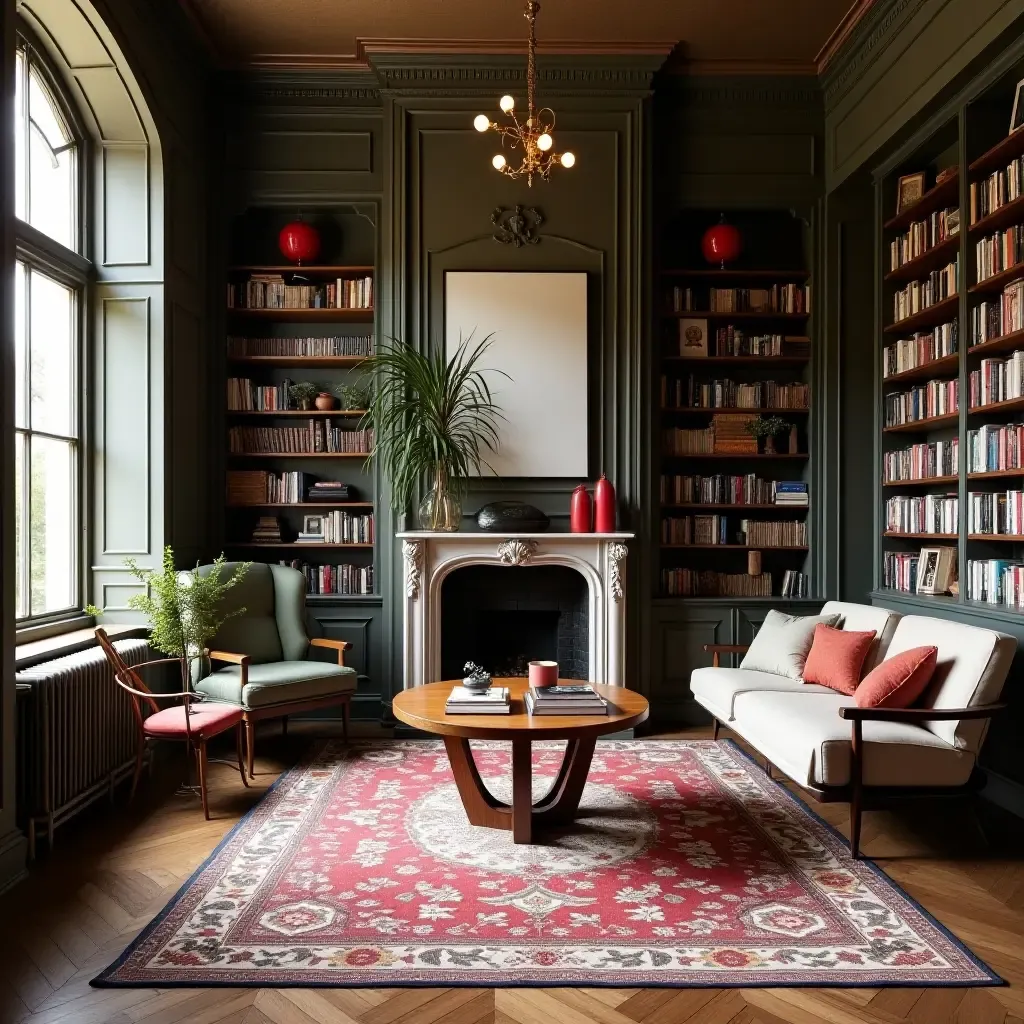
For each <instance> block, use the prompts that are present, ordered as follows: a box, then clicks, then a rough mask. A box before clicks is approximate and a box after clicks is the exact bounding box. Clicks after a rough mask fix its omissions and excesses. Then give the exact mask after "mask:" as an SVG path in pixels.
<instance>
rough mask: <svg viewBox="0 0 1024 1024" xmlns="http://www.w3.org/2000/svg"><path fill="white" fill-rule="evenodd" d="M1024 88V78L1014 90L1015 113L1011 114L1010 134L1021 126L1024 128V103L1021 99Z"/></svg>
mask: <svg viewBox="0 0 1024 1024" xmlns="http://www.w3.org/2000/svg"><path fill="white" fill-rule="evenodd" d="M1022 90H1024V80H1021V81H1020V82H1018V83H1017V88H1016V89H1015V90H1014V92H1013V113H1012V114H1010V134H1011V135H1012V134H1013V133H1014V132H1015V131H1017V130H1018V129H1020V128H1024V103H1021V101H1020V94H1021V91H1022Z"/></svg>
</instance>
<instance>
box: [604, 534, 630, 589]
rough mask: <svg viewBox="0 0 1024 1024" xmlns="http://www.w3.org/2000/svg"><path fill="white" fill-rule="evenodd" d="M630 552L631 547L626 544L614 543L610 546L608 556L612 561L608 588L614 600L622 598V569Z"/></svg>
mask: <svg viewBox="0 0 1024 1024" xmlns="http://www.w3.org/2000/svg"><path fill="white" fill-rule="evenodd" d="M628 554H629V549H628V548H627V547H626V545H625V544H612V545H611V547H609V548H608V558H609V561H610V562H611V567H610V570H609V573H608V590H609V592H610V593H611V595H612V600H613V601H621V600H622V570H623V566H624V563H625V561H626V555H628Z"/></svg>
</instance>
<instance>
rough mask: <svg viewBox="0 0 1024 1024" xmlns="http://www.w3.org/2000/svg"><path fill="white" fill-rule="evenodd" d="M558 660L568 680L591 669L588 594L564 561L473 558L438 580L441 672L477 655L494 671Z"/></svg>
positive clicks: (458, 668)
mask: <svg viewBox="0 0 1024 1024" xmlns="http://www.w3.org/2000/svg"><path fill="white" fill-rule="evenodd" d="M537 660H541V661H557V662H558V666H559V675H560V676H561V677H562V678H563V679H588V678H589V676H590V622H589V594H588V590H587V584H586V580H584V578H583V576H581V575H580V573H578V572H576V571H575V570H574V569H570V568H569V567H568V566H564V565H534V566H514V567H512V566H510V567H504V566H492V565H470V566H465V567H464V568H461V569H456V570H455V571H454V572H452V573H451V574H449V575H448V577H447V578H446V579H445V581H444V583H443V585H442V587H441V678H442V679H460V678H461V677H462V675H463V671H462V666H463V665H464V664H465V663H466V662H467V661H475V662H476V663H477V664H478V665H482V666H483V667H484V668H485V669H487V671H489V672H491V673H492V674H493V675H495V676H518V675H526V671H527V663H528V662H530V661H537Z"/></svg>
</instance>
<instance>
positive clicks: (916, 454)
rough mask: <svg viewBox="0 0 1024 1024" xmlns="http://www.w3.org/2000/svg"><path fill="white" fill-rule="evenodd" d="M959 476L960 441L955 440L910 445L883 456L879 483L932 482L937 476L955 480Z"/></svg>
mask: <svg viewBox="0 0 1024 1024" xmlns="http://www.w3.org/2000/svg"><path fill="white" fill-rule="evenodd" d="M959 472H960V440H959V438H956V437H954V438H951V439H950V440H948V441H930V442H922V443H921V444H912V445H910V446H909V447H908V448H900V449H897V450H896V451H892V452H885V453H884V454H883V456H882V479H883V480H885V482H886V483H900V482H902V481H904V480H931V479H933V478H934V477H937V476H956V474H957V473H959Z"/></svg>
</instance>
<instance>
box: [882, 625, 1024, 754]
mask: <svg viewBox="0 0 1024 1024" xmlns="http://www.w3.org/2000/svg"><path fill="white" fill-rule="evenodd" d="M927 646H934V647H937V648H938V650H939V653H938V658H937V661H936V665H935V673H934V675H933V676H932V681H931V683H930V684H929V685H928V688H927V689H926V690H925V692H924V693H923V694H922V696H921V699H920V700H919V701H918V706H921V707H929V708H966V707H972V706H974V705H976V704H991V703H993V702H995V701H997V700H998V699H999V695H1000V693H1002V690H1003V683H1004V682H1005V681H1006V674H1007V672H1008V671H1009V670H1010V662H1011V661H1012V660H1013V654H1014V651H1015V650H1016V649H1017V641H1016V640H1014V638H1013V637H1011V636H1007V635H1006V634H1005V633H997V632H995V630H990V629H980V628H979V627H977V626H967V625H964V624H963V623H960V622H951V621H950V620H948V619H933V618H928V617H926V616H923V615H907V616H904V617H903V618H902V619H900V621H899V623H898V625H897V626H896V632H895V633H894V634H893V638H892V643H891V644H890V645H889V656H890V657H892V656H893V655H894V654H899V653H901V652H902V651H907V650H910V649H911V648H912V647H927ZM987 727H988V722H987V721H985V720H983V719H979V720H978V721H970V722H959V721H952V722H929V723H927V724H926V725H925V728H927V729H930V730H931V731H932V732H933V733H935V735H936V736H940V737H941V738H942V739H944V740H945V741H946V742H947V743H952V744H955V745H956V746H957V747H961V748H963V749H964V750H970V751H972V752H973V753H977V752H978V750H980V749H981V744H982V741H983V740H984V738H985V732H986V729H987Z"/></svg>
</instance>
